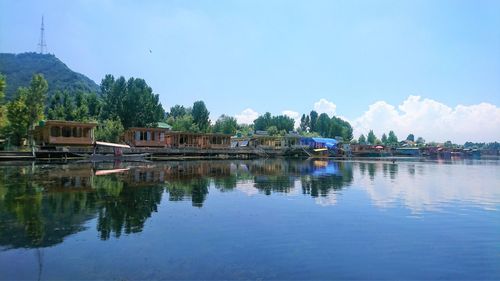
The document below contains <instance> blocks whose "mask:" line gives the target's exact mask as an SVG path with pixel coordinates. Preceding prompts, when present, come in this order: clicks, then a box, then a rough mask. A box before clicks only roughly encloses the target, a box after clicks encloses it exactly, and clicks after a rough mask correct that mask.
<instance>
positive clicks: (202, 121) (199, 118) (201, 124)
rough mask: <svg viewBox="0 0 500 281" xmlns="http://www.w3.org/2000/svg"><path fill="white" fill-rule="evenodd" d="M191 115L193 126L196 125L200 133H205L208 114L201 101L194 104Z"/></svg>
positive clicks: (207, 124) (208, 123) (208, 121)
mask: <svg viewBox="0 0 500 281" xmlns="http://www.w3.org/2000/svg"><path fill="white" fill-rule="evenodd" d="M192 114H193V122H194V124H195V125H197V126H198V128H199V129H200V130H201V131H203V132H205V131H207V129H208V127H209V126H210V120H209V117H210V112H208V110H207V107H206V106H205V103H204V102H203V101H196V102H194V104H193V111H192Z"/></svg>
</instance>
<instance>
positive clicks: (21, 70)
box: [0, 53, 99, 100]
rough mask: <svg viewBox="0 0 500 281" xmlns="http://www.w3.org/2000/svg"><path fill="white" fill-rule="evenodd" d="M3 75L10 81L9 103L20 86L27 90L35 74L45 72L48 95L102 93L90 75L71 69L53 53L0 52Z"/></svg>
mask: <svg viewBox="0 0 500 281" xmlns="http://www.w3.org/2000/svg"><path fill="white" fill-rule="evenodd" d="M0 73H1V74H3V75H5V76H6V78H7V89H6V91H5V96H6V98H7V100H10V99H11V98H12V97H13V96H14V95H15V92H16V90H17V88H18V87H27V86H29V83H30V81H31V77H32V76H33V74H35V73H42V74H43V76H44V77H45V79H46V80H47V82H48V83H49V92H48V96H49V97H50V96H52V95H53V94H54V93H55V92H56V91H57V90H61V91H62V90H68V91H69V93H70V94H72V93H76V92H78V91H83V92H95V93H98V92H99V86H98V85H97V84H96V83H95V82H94V81H92V80H91V79H90V78H88V77H87V76H85V75H83V74H80V73H77V72H74V71H72V70H71V69H69V68H68V67H67V66H66V65H65V64H64V63H63V62H62V61H60V60H59V59H58V58H56V57H55V56H54V55H52V54H38V53H22V54H7V53H0Z"/></svg>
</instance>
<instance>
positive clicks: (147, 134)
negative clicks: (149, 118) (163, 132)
mask: <svg viewBox="0 0 500 281" xmlns="http://www.w3.org/2000/svg"><path fill="white" fill-rule="evenodd" d="M146 140H147V141H150V140H151V132H150V131H146Z"/></svg>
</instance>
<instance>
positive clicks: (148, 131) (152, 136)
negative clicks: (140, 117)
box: [123, 128, 168, 147]
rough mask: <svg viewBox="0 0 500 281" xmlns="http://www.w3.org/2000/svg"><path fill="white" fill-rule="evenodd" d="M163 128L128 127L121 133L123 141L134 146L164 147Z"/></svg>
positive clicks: (164, 132)
mask: <svg viewBox="0 0 500 281" xmlns="http://www.w3.org/2000/svg"><path fill="white" fill-rule="evenodd" d="M167 132H168V129H165V128H129V129H128V130H126V131H125V133H124V135H123V141H124V142H125V143H127V144H128V145H131V146H135V147H164V146H165V134H166V133H167Z"/></svg>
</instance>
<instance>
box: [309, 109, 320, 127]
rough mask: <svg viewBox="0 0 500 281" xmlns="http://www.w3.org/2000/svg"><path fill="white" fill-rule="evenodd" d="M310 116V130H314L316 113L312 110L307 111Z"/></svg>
mask: <svg viewBox="0 0 500 281" xmlns="http://www.w3.org/2000/svg"><path fill="white" fill-rule="evenodd" d="M309 116H310V126H309V127H310V129H309V131H311V132H316V122H317V121H318V113H317V112H316V111H314V110H312V111H311V113H309Z"/></svg>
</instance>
